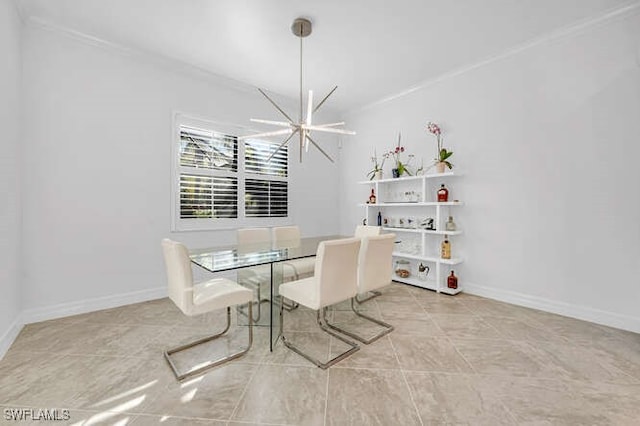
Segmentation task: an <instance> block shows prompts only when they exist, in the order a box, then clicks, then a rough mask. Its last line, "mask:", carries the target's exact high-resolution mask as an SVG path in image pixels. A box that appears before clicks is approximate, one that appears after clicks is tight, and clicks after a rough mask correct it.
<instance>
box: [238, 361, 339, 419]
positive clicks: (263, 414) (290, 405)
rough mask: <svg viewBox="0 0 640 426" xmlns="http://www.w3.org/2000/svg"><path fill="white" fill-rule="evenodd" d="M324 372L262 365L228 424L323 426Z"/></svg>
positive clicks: (314, 369)
mask: <svg viewBox="0 0 640 426" xmlns="http://www.w3.org/2000/svg"><path fill="white" fill-rule="evenodd" d="M327 374H328V372H327V370H321V369H319V368H317V367H315V366H312V367H295V366H279V365H262V366H261V367H260V370H259V371H257V372H256V374H255V375H254V376H253V378H252V379H251V383H250V384H249V387H248V388H247V391H246V393H245V394H244V396H243V397H242V399H241V401H240V404H239V405H238V407H237V409H236V411H235V413H234V414H233V417H232V420H236V421H249V422H258V423H278V424H293V425H305V426H306V425H309V426H313V425H322V424H324V411H325V398H326V388H327Z"/></svg>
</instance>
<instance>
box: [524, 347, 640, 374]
mask: <svg viewBox="0 0 640 426" xmlns="http://www.w3.org/2000/svg"><path fill="white" fill-rule="evenodd" d="M535 349H536V351H538V352H541V353H544V355H545V356H546V357H548V358H550V359H552V360H553V361H552V362H553V364H554V365H558V366H561V367H562V369H563V370H564V371H565V373H564V375H563V376H562V377H564V378H571V379H576V380H592V381H598V382H611V383H621V384H634V383H635V384H640V380H638V379H636V378H634V377H633V376H631V375H629V374H627V373H625V372H624V371H622V370H621V369H620V368H619V367H620V366H621V363H620V361H619V358H618V357H617V356H616V355H615V354H613V353H612V352H610V351H606V350H604V349H603V348H598V347H592V346H582V345H580V344H571V343H568V342H567V343H557V342H536V343H535Z"/></svg>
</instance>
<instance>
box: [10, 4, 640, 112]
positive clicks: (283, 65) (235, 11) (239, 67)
mask: <svg viewBox="0 0 640 426" xmlns="http://www.w3.org/2000/svg"><path fill="white" fill-rule="evenodd" d="M18 2H19V5H20V7H21V9H22V12H23V14H24V15H25V17H35V18H39V19H40V20H44V21H49V22H51V23H53V24H55V25H58V26H62V27H67V28H70V29H73V30H75V31H79V32H81V33H85V34H87V35H90V36H93V37H97V38H100V39H103V40H106V41H110V42H114V43H118V44H121V45H124V46H127V47H131V48H134V49H139V50H143V51H145V52H152V53H156V54H160V55H162V56H165V57H170V58H173V59H177V60H179V61H183V62H186V63H189V64H192V65H196V66H198V67H200V68H203V69H205V70H207V71H210V72H212V73H215V74H218V75H222V76H225V77H228V78H232V79H235V80H238V81H241V82H245V83H248V84H250V85H254V86H258V87H262V88H266V89H268V90H270V91H273V92H277V93H280V94H283V95H286V96H291V97H297V96H298V95H297V94H298V90H299V87H298V84H299V82H298V81H299V80H298V79H299V68H298V67H299V65H298V63H299V62H298V61H299V39H298V38H297V37H295V36H294V35H293V34H292V33H291V30H290V26H291V23H292V22H293V20H294V19H295V18H296V17H298V16H304V17H307V18H309V19H311V20H312V21H313V25H314V28H313V33H312V34H311V35H310V36H309V37H308V38H306V39H304V50H305V54H304V65H305V90H307V89H313V90H314V92H315V93H316V96H317V97H316V99H318V97H319V96H324V94H325V93H326V92H328V91H329V90H330V89H331V88H332V87H333V86H334V85H338V86H339V89H338V91H337V92H336V93H335V94H334V95H333V97H332V99H331V101H330V102H328V104H327V105H329V104H331V106H332V107H333V108H335V109H337V110H349V109H353V108H357V107H359V106H362V105H366V104H368V103H371V102H374V101H376V100H379V99H381V98H384V97H387V96H390V95H393V94H395V93H398V92H400V91H403V90H405V89H407V88H409V87H412V86H415V85H417V84H420V83H421V82H425V81H429V80H431V79H434V78H437V77H438V76H440V75H442V74H444V73H447V72H449V71H451V70H454V69H457V68H460V67H464V66H467V65H470V64H473V63H476V62H478V61H480V60H482V59H485V58H487V57H490V56H493V55H496V54H499V53H501V52H504V51H505V50H507V49H510V48H512V47H514V46H518V45H521V44H523V43H526V42H529V41H532V40H534V39H536V38H538V37H541V36H544V35H546V34H549V33H550V32H553V31H556V30H559V29H561V28H565V27H567V26H570V25H573V24H575V23H578V22H580V21H583V20H586V19H590V18H594V17H597V16H600V15H602V14H604V13H606V12H608V11H611V10H614V9H616V8H619V7H622V6H624V5H628V4H636V3H638V1H630V0H396V1H390V0H315V1H314V0H18ZM257 96H259V95H257Z"/></svg>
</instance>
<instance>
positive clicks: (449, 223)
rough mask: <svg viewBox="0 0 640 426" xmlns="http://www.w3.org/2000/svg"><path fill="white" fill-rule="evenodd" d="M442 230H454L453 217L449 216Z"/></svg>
mask: <svg viewBox="0 0 640 426" xmlns="http://www.w3.org/2000/svg"><path fill="white" fill-rule="evenodd" d="M444 229H446V230H447V231H455V230H456V223H455V222H454V221H453V216H449V220H447V223H445V224H444Z"/></svg>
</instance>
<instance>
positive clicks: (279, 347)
mask: <svg viewBox="0 0 640 426" xmlns="http://www.w3.org/2000/svg"><path fill="white" fill-rule="evenodd" d="M285 337H286V338H287V340H288V341H290V342H291V343H292V344H293V345H295V346H296V347H297V348H299V349H300V350H301V351H303V352H305V353H307V354H309V355H310V356H312V357H315V358H316V359H319V360H320V361H321V362H326V361H327V360H329V351H330V343H331V336H329V335H328V334H327V333H324V332H322V331H318V332H314V333H310V332H286V334H285ZM262 362H263V363H264V364H281V365H299V366H303V367H309V366H312V365H313V364H312V363H311V362H310V361H308V360H307V359H305V358H303V357H301V356H300V355H298V354H297V353H295V352H293V351H292V350H291V349H289V348H287V347H286V346H285V345H284V343H282V340H279V341H278V342H277V344H276V345H275V347H274V348H273V352H271V353H268V354H267V355H266V356H265V357H264V358H263V360H262Z"/></svg>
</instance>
